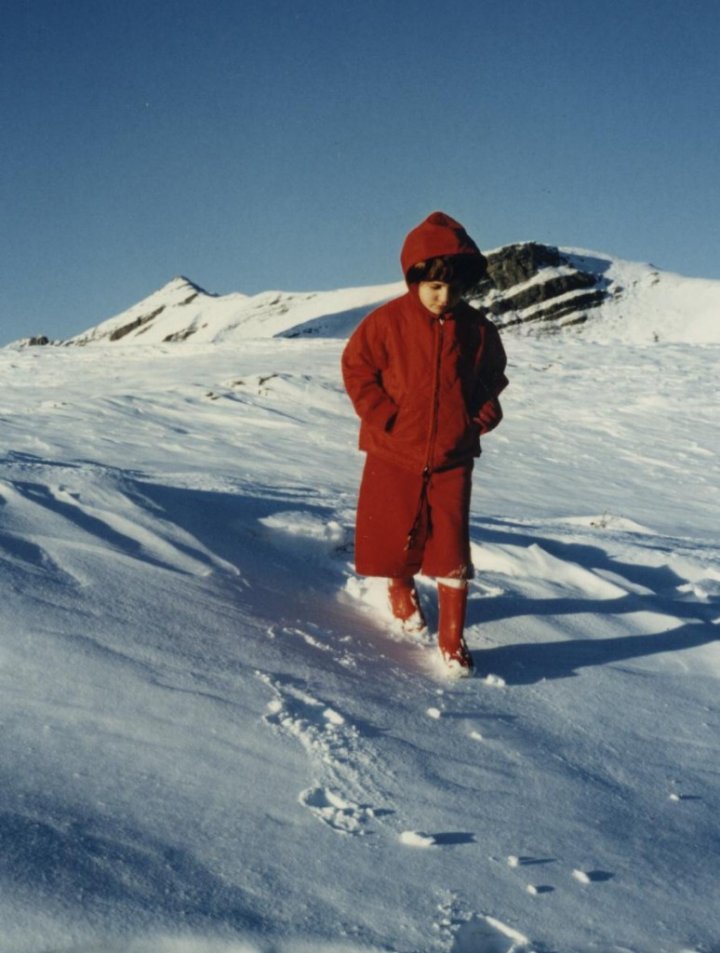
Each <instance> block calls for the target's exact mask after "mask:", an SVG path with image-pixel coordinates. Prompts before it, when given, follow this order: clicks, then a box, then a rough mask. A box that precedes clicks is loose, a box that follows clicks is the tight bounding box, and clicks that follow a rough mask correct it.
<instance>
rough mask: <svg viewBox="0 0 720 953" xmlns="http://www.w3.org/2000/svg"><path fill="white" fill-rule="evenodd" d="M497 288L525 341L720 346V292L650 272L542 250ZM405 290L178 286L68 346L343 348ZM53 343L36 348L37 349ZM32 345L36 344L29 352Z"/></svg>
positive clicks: (502, 275)
mask: <svg viewBox="0 0 720 953" xmlns="http://www.w3.org/2000/svg"><path fill="white" fill-rule="evenodd" d="M486 254H487V258H488V262H489V280H488V281H486V282H484V283H483V284H481V285H480V286H479V288H478V289H477V291H476V292H475V293H474V294H473V295H472V296H471V300H472V301H473V303H474V304H477V305H479V306H482V307H485V308H488V309H489V311H490V312H491V314H492V315H493V317H494V320H495V321H496V322H497V323H498V324H499V325H500V326H501V327H504V328H507V329H512V330H513V331H514V332H518V333H530V334H543V333H550V332H557V331H560V330H562V331H566V330H567V329H569V328H573V329H574V330H579V329H581V331H582V334H583V337H584V338H586V339H588V340H608V339H612V340H622V341H626V342H628V343H629V342H638V343H647V342H651V341H658V340H660V341H675V342H688V343H717V342H719V341H720V319H719V318H718V315H719V314H720V282H719V281H710V280H703V279H698V278H684V277H682V276H680V275H674V274H671V273H669V272H663V271H660V270H658V269H656V268H654V267H653V266H652V265H644V264H640V263H636V262H627V261H622V260H620V259H613V258H611V257H609V256H606V255H601V254H597V253H594V252H586V251H580V250H577V249H569V248H560V249H558V248H553V247H551V246H547V245H541V244H538V243H535V242H523V243H518V244H515V245H508V246H504V247H502V248H499V249H495V250H493V251H489V252H487V253H486ZM403 291H404V284H403V283H402V282H394V283H392V284H386V285H376V286H370V287H362V288H347V289H340V290H337V291H319V292H283V291H267V292H262V293H260V294H256V295H245V294H241V293H234V294H226V295H214V294H210V293H208V292H207V291H204V290H203V289H202V288H200V287H199V286H198V285H196V284H194V283H193V282H192V281H190V280H188V279H187V278H183V277H178V278H174V279H173V280H172V281H170V282H169V283H168V284H167V285H165V286H164V287H163V288H161V289H159V290H158V291H156V292H154V293H153V294H151V295H149V296H148V297H147V298H144V299H143V300H142V301H140V302H138V303H137V304H135V305H133V306H132V307H131V308H128V309H127V310H125V311H123V312H121V313H120V314H117V315H115V316H114V317H112V318H109V319H107V320H105V321H102V322H101V323H100V324H97V325H95V326H93V327H91V328H88V329H87V330H86V331H83V332H82V333H80V334H77V335H75V336H74V337H72V338H70V339H69V340H68V341H66V342H61V343H65V344H69V345H86V344H114V343H117V342H121V341H122V342H123V343H125V344H159V343H175V342H185V341H192V342H194V343H221V342H225V341H227V342H231V341H240V340H248V339H250V338H267V337H279V336H284V337H296V336H301V335H313V336H318V337H331V338H344V337H347V336H348V335H349V333H350V332H351V330H352V329H353V327H354V326H355V325H356V324H357V323H358V322H359V321H360V319H361V318H362V317H363V316H364V315H365V314H366V313H367V312H368V311H369V310H371V309H372V308H373V307H375V306H377V305H378V304H380V303H381V302H382V301H385V300H387V299H388V298H391V297H394V296H396V295H398V294H401V293H402V292H403ZM41 342H42V343H46V342H45V340H44V339H41V341H33V342H32V343H41ZM21 343H31V342H21Z"/></svg>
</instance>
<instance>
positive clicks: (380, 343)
mask: <svg viewBox="0 0 720 953" xmlns="http://www.w3.org/2000/svg"><path fill="white" fill-rule="evenodd" d="M378 314H379V312H378V311H373V312H372V313H371V314H369V315H368V316H367V317H366V318H365V319H364V321H362V323H361V324H360V325H359V326H358V327H357V328H356V329H355V331H354V332H353V334H352V336H351V338H350V340H349V341H348V343H347V345H346V347H345V350H344V351H343V356H342V374H343V380H344V382H345V389H346V390H347V392H348V395H349V397H350V400H351V401H352V402H353V406H354V407H355V411H356V413H357V415H358V417H360V419H361V420H362V421H363V423H366V424H368V425H369V426H370V427H377V428H380V429H381V430H388V429H390V427H391V426H392V424H393V421H394V420H395V416H396V414H397V412H398V406H397V404H396V403H395V401H394V400H393V399H392V398H391V397H390V396H389V395H388V394H387V392H386V391H385V390H384V388H383V384H382V375H383V370H384V369H385V368H386V367H387V363H388V355H387V350H386V346H385V341H384V334H383V333H382V331H383V328H382V326H383V321H382V316H380V317H378Z"/></svg>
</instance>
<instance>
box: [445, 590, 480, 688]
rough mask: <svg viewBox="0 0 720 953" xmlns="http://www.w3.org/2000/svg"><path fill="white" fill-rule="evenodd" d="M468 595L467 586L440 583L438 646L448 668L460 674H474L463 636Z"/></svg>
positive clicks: (453, 672) (454, 673)
mask: <svg viewBox="0 0 720 953" xmlns="http://www.w3.org/2000/svg"><path fill="white" fill-rule="evenodd" d="M467 597H468V591H467V586H463V587H462V588H459V589H458V588H455V587H454V586H444V585H443V584H442V583H438V608H439V613H440V622H439V631H438V648H439V649H440V654H441V655H442V657H443V661H444V662H445V664H446V665H447V667H448V669H449V670H450V671H451V672H452V674H453V675H460V676H465V675H472V672H473V667H474V666H473V660H472V655H470V652H469V650H468V647H467V645H466V644H465V638H464V637H463V629H464V628H465V609H466V607H467Z"/></svg>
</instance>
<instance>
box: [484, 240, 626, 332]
mask: <svg viewBox="0 0 720 953" xmlns="http://www.w3.org/2000/svg"><path fill="white" fill-rule="evenodd" d="M486 257H487V260H488V273H487V278H486V279H485V280H483V281H482V282H481V283H480V284H479V285H478V286H477V287H476V288H475V289H474V291H473V293H472V295H471V299H472V301H473V303H474V304H478V305H482V306H484V307H485V308H487V309H488V310H489V311H490V313H491V314H492V315H493V316H494V317H495V319H496V321H497V323H498V324H499V325H501V326H502V327H512V326H514V325H520V324H522V325H530V326H534V327H537V328H540V327H542V328H543V329H545V330H546V329H548V328H557V327H560V326H562V327H567V326H568V325H571V324H581V323H582V322H584V321H586V320H587V318H588V312H590V311H591V310H592V309H593V308H596V307H597V306H598V305H600V304H601V303H602V302H603V301H604V300H605V299H606V298H607V294H608V293H607V281H606V280H605V279H604V278H603V276H602V273H601V272H600V273H599V272H597V271H589V270H584V269H583V268H581V267H579V265H578V262H579V259H578V258H577V257H576V256H573V255H569V254H564V253H563V252H561V251H560V250H559V249H558V248H555V247H553V246H551V245H541V244H539V243H537V242H523V243H519V244H515V245H504V246H503V247H502V248H499V249H497V250H496V251H492V252H489V253H486Z"/></svg>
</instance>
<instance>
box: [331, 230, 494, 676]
mask: <svg viewBox="0 0 720 953" xmlns="http://www.w3.org/2000/svg"><path fill="white" fill-rule="evenodd" d="M400 261H401V264H402V269H403V274H404V275H405V279H406V281H407V285H408V291H407V292H406V293H405V294H404V295H402V296H401V297H400V298H396V299H394V300H392V301H389V302H388V303H387V304H384V305H381V306H380V307H379V308H377V309H376V310H375V311H373V312H371V313H370V314H368V315H367V317H366V318H364V320H363V321H362V322H361V323H360V325H359V326H358V327H357V328H356V329H355V331H354V333H353V334H352V336H351V338H350V340H349V341H348V344H347V346H346V348H345V351H344V353H343V357H342V370H343V378H344V381H345V387H346V389H347V392H348V394H349V395H350V399H351V400H352V402H353V404H354V406H355V410H356V411H357V414H358V416H359V417H360V421H361V423H360V449H361V450H364V451H365V452H366V454H367V458H366V462H365V468H364V471H363V477H362V482H361V485H360V495H359V500H358V510H357V523H356V530H355V564H356V569H357V571H358V572H359V573H360V574H362V575H365V576H383V577H386V578H387V579H388V595H389V601H390V608H391V610H392V613H393V615H394V616H395V618H396V619H398V620H400V622H401V624H402V625H403V628H404V629H405V630H406V631H411V632H413V631H414V632H419V631H422V629H424V628H425V627H426V623H425V619H424V618H423V615H422V610H421V608H420V603H419V600H418V596H417V591H416V589H415V583H414V580H413V576H414V575H415V574H416V573H418V572H420V571H422V572H423V573H424V574H425V575H428V576H434V577H436V579H437V582H438V603H439V632H438V646H439V649H440V653H441V656H442V658H443V660H444V661H445V663H446V665H447V666H448V668H449V670H450V671H451V672H453V673H454V674H458V675H469V674H471V673H472V669H473V661H472V656H471V655H470V653H469V651H468V648H467V645H466V644H465V639H464V637H463V628H464V625H465V607H466V604H467V581H468V579H470V578H472V575H473V569H472V564H471V562H470V538H469V510H470V491H471V474H472V469H473V461H474V458H475V457H477V456H479V455H480V435H481V434H484V433H487V432H488V431H490V430H492V429H493V428H494V427H496V426H497V425H498V424H499V423H500V420H501V419H502V411H501V409H500V404H499V402H498V394H499V393H500V392H501V391H502V389H503V388H504V387H505V386H506V385H507V378H506V377H505V365H506V358H505V352H504V350H503V346H502V343H501V341H500V335H499V333H498V331H497V328H496V327H495V325H494V324H492V323H491V322H490V321H489V320H488V319H487V318H486V317H485V315H484V314H483V313H482V312H480V311H477V310H475V309H474V308H471V307H470V306H469V305H468V304H466V303H465V302H464V301H462V300H461V297H462V295H463V293H465V292H466V291H468V290H469V289H470V288H472V287H473V286H474V285H475V284H477V282H478V281H479V280H480V278H482V277H483V276H484V274H485V273H486V264H487V263H486V261H485V258H484V257H483V256H482V254H481V253H480V251H479V249H478V247H477V245H476V244H475V242H473V240H472V239H471V238H470V237H469V235H468V234H467V232H466V231H465V229H464V228H463V227H462V225H460V224H459V223H458V222H456V221H455V220H454V219H452V218H450V216H449V215H445V214H444V213H443V212H433V214H432V215H430V216H429V217H428V218H427V219H425V221H424V222H422V223H421V224H420V225H418V227H417V228H414V229H413V230H412V231H411V232H410V233H409V235H408V236H407V238H406V239H405V242H404V244H403V248H402V252H401V254H400Z"/></svg>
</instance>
